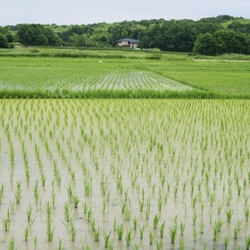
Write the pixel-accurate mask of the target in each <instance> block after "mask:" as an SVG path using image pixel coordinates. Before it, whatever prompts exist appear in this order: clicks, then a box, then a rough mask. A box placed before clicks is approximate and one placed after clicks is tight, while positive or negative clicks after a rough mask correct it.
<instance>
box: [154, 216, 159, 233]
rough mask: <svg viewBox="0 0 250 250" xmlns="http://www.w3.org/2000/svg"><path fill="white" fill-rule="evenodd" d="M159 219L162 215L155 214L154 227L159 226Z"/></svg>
mask: <svg viewBox="0 0 250 250" xmlns="http://www.w3.org/2000/svg"><path fill="white" fill-rule="evenodd" d="M159 221H160V215H159V214H158V215H157V214H156V215H155V216H154V220H153V224H154V229H156V228H157V226H158V223H159Z"/></svg>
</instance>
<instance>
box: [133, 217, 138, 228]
mask: <svg viewBox="0 0 250 250" xmlns="http://www.w3.org/2000/svg"><path fill="white" fill-rule="evenodd" d="M137 225H138V221H137V219H136V217H134V219H133V227H134V230H136V229H137Z"/></svg>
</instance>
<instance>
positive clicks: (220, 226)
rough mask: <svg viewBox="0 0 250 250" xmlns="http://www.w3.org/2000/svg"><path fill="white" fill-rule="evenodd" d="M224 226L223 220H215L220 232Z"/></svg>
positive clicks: (215, 225)
mask: <svg viewBox="0 0 250 250" xmlns="http://www.w3.org/2000/svg"><path fill="white" fill-rule="evenodd" d="M222 226H223V222H222V221H221V220H217V221H215V222H214V227H215V228H216V229H217V231H218V232H219V233H220V232H221V228H222Z"/></svg>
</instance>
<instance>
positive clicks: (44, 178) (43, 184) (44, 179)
mask: <svg viewBox="0 0 250 250" xmlns="http://www.w3.org/2000/svg"><path fill="white" fill-rule="evenodd" d="M46 180H47V177H46V176H45V174H44V173H43V172H42V173H41V181H42V186H43V187H45V183H46Z"/></svg>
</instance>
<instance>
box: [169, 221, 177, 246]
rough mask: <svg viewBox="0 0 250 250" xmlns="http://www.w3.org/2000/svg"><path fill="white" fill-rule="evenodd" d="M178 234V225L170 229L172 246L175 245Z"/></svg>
mask: <svg viewBox="0 0 250 250" xmlns="http://www.w3.org/2000/svg"><path fill="white" fill-rule="evenodd" d="M176 233H177V226H176V225H175V226H174V227H172V228H169V236H170V241H171V244H175V238H176Z"/></svg>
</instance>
